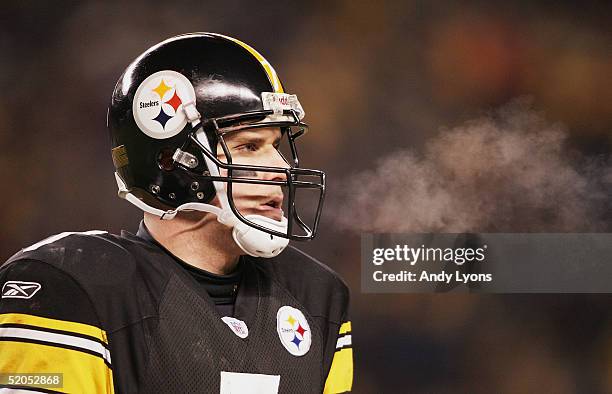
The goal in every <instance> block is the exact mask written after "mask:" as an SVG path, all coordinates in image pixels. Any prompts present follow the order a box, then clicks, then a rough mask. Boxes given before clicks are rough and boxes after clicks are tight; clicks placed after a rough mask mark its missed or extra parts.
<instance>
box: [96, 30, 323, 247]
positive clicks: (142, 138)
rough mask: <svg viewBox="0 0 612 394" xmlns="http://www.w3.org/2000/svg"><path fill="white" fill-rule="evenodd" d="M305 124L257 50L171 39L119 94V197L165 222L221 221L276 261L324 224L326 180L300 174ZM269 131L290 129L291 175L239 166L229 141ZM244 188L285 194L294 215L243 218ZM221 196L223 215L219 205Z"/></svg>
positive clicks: (115, 141)
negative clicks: (183, 217)
mask: <svg viewBox="0 0 612 394" xmlns="http://www.w3.org/2000/svg"><path fill="white" fill-rule="evenodd" d="M303 117H304V110H303V109H302V106H301V105H300V103H299V101H298V99H297V97H296V96H295V95H290V94H287V93H286V92H285V90H284V87H283V84H282V83H281V81H280V79H279V77H278V75H277V74H276V71H275V70H274V68H273V67H272V66H271V65H270V64H269V63H268V62H267V61H266V59H265V58H264V57H263V56H261V55H260V54H259V53H258V52H257V51H255V50H254V49H253V48H251V47H250V46H249V45H247V44H245V43H243V42H241V41H239V40H237V39H234V38H231V37H227V36H223V35H219V34H213V33H191V34H184V35H180V36H176V37H173V38H170V39H167V40H165V41H163V42H161V43H159V44H157V45H155V46H153V47H151V48H149V49H148V50H146V51H145V52H144V53H143V54H141V55H140V56H139V57H138V58H136V60H134V61H133V62H132V63H131V64H130V65H129V66H128V68H127V69H126V70H125V72H124V73H123V75H122V76H121V77H120V78H119V81H118V82H117V85H116V86H115V90H114V92H113V96H112V100H111V104H110V108H109V111H108V120H107V124H108V128H109V130H110V135H111V142H112V157H113V163H114V165H115V169H116V173H115V176H116V180H117V183H118V186H119V195H120V197H122V198H125V199H127V200H128V201H130V202H131V203H133V204H134V205H136V206H138V207H139V208H140V209H142V210H144V211H146V212H149V213H152V214H155V215H157V216H159V217H160V218H161V219H172V218H173V217H174V216H175V215H176V214H177V213H178V212H179V211H182V210H198V211H205V212H212V213H214V214H216V215H217V218H218V220H219V221H220V222H221V223H224V224H226V225H228V226H231V227H234V232H233V234H234V239H235V240H236V242H237V243H238V245H240V246H241V247H242V248H243V249H244V250H245V251H246V252H247V253H249V254H252V255H256V256H263V257H271V256H274V255H276V254H278V253H280V251H281V250H282V249H283V248H284V246H286V244H287V242H288V240H289V239H294V240H309V239H312V238H313V237H314V236H315V234H316V231H317V227H318V223H319V218H320V215H321V209H322V203H323V199H324V195H325V174H324V173H323V172H322V171H319V170H312V169H304V168H300V167H299V166H298V156H297V150H296V144H295V141H296V139H297V138H298V137H300V136H302V135H303V134H304V133H305V132H306V131H307V128H308V126H307V125H306V124H305V123H303V122H302V119H303ZM262 127H278V128H280V130H281V132H282V138H283V139H286V144H287V146H288V147H289V148H288V153H286V154H285V155H284V156H283V157H284V158H285V160H286V161H287V163H288V165H287V166H286V167H267V166H254V165H242V164H236V163H233V162H232V156H231V152H230V151H229V149H228V147H227V145H226V143H225V140H224V136H227V135H229V133H236V132H240V131H243V130H257V129H258V128H262ZM218 147H221V149H223V153H224V157H225V159H224V160H223V161H222V160H219V159H218V155H217V153H218V152H217V149H218ZM287 156H290V157H287ZM260 173H273V174H278V176H273V177H266V178H268V179H262V177H261V176H256V175H257V174H260ZM234 183H252V184H262V185H277V186H281V187H282V188H283V190H286V193H285V194H286V195H285V196H284V199H285V201H286V209H287V210H286V212H285V214H286V216H285V217H284V218H283V220H281V221H276V220H272V219H270V218H267V217H263V216H259V215H246V216H245V215H242V214H241V213H240V212H239V211H238V209H237V207H236V204H235V203H234V199H233V193H232V185H233V184H234ZM300 190H310V191H315V193H314V194H315V195H316V199H318V200H317V201H316V203H315V204H314V205H313V207H315V208H314V212H312V214H311V215H310V216H309V220H304V219H302V217H301V216H300V213H301V212H299V207H298V206H297V205H296V195H297V192H299V191H300ZM215 196H217V197H218V198H219V204H220V207H217V206H213V205H212V204H211V201H212V200H213V198H214V197H215ZM306 222H308V224H307V223H306ZM249 234H250V235H249Z"/></svg>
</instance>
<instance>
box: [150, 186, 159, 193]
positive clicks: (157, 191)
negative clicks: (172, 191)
mask: <svg viewBox="0 0 612 394" xmlns="http://www.w3.org/2000/svg"><path fill="white" fill-rule="evenodd" d="M159 190H160V189H159V185H151V193H153V194H157V193H159Z"/></svg>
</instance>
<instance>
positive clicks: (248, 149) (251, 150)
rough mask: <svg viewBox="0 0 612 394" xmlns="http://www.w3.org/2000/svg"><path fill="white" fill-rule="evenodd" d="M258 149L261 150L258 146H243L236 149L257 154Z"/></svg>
mask: <svg viewBox="0 0 612 394" xmlns="http://www.w3.org/2000/svg"><path fill="white" fill-rule="evenodd" d="M257 149H259V147H258V146H257V144H243V145H240V146H237V147H236V150H245V151H249V152H255V151H257Z"/></svg>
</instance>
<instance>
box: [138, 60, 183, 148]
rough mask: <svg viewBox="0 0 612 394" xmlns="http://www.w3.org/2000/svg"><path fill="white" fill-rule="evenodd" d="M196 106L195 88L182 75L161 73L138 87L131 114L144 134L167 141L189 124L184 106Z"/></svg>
mask: <svg viewBox="0 0 612 394" xmlns="http://www.w3.org/2000/svg"><path fill="white" fill-rule="evenodd" d="M194 102H195V91H194V90H193V85H192V84H191V82H189V80H188V79H187V78H186V77H185V76H184V75H183V74H180V73H178V72H176V71H171V70H164V71H158V72H156V73H154V74H151V75H149V77H147V79H145V80H144V81H142V83H141V84H140V86H138V89H137V90H136V95H135V97H134V104H133V107H132V113H133V114H134V120H135V121H136V124H137V125H138V128H140V130H142V132H143V133H145V134H146V135H148V136H149V137H152V138H155V139H165V138H170V137H173V136H175V135H177V134H178V133H180V132H181V130H183V128H184V127H185V125H186V124H187V120H188V119H187V114H186V113H185V111H184V110H183V106H184V105H186V104H187V103H194Z"/></svg>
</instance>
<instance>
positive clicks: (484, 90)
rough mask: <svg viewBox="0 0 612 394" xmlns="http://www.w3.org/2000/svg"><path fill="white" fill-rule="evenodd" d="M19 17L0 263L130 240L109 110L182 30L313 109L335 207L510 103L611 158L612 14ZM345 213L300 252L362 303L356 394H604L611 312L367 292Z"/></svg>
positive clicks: (572, 299)
mask: <svg viewBox="0 0 612 394" xmlns="http://www.w3.org/2000/svg"><path fill="white" fill-rule="evenodd" d="M21 3H22V4H18V2H5V3H4V4H3V5H2V7H1V10H0V21H1V23H0V53H1V55H0V87H1V89H2V91H1V94H0V152H1V156H0V176H1V177H2V180H3V182H2V193H1V196H2V197H1V198H2V210H0V223H1V224H0V259H1V260H4V259H6V258H8V257H9V256H10V255H11V254H13V253H14V252H16V251H17V250H19V249H20V248H21V247H24V246H26V245H29V244H31V243H34V242H35V241H38V240H40V239H42V238H44V237H46V236H48V235H51V234H55V233H58V232H62V231H82V230H91V229H103V230H109V231H111V232H119V231H120V230H121V229H127V230H131V231H135V230H136V228H137V224H138V221H139V218H140V217H141V213H140V211H138V210H137V209H136V208H135V207H133V206H131V205H130V204H128V203H127V202H125V201H121V200H118V199H117V197H116V185H115V181H114V178H113V167H112V162H111V158H110V151H109V150H110V149H109V146H110V145H109V139H108V135H107V131H106V127H105V117H106V108H107V105H108V102H109V99H110V94H111V92H112V90H113V87H114V84H115V82H116V80H117V79H118V77H119V76H120V74H121V73H122V71H123V69H124V68H125V67H126V66H127V65H128V64H129V62H131V61H132V60H133V59H134V58H135V57H136V56H137V55H138V54H139V53H141V52H142V51H143V50H144V49H146V48H147V47H149V46H151V45H153V44H154V43H156V42H158V41H160V40H162V39H164V38H167V37H169V36H173V35H176V34H179V33H183V32H190V31H211V32H218V33H223V34H227V35H231V36H234V37H237V38H240V39H241V40H243V41H246V42H247V43H249V44H251V45H253V46H254V47H255V48H257V49H258V50H259V51H260V52H261V53H262V54H263V55H264V56H266V58H267V59H268V60H269V61H270V62H271V63H272V64H273V65H274V66H275V68H276V70H277V72H278V74H279V75H280V77H281V79H282V80H283V82H284V84H285V85H286V87H288V89H287V90H289V91H290V92H292V93H296V94H298V96H299V97H300V101H301V103H302V105H303V107H304V108H305V110H306V113H307V121H308V122H309V123H310V125H311V132H310V133H309V134H308V135H307V137H305V138H304V139H303V140H302V146H301V152H300V153H301V157H302V163H303V165H304V166H305V167H312V168H321V169H324V170H325V171H326V172H327V174H328V182H329V185H330V186H329V198H328V200H329V203H330V204H329V205H328V209H330V210H331V209H333V210H336V211H337V210H338V206H341V204H338V201H337V199H338V196H339V190H338V189H339V186H338V185H341V184H342V181H343V180H345V179H346V178H347V177H350V176H352V175H354V174H358V173H360V172H361V171H364V170H368V169H370V168H371V167H372V166H373V165H374V163H376V162H377V160H378V159H379V158H381V157H385V156H386V155H389V154H392V153H393V152H395V151H397V150H398V149H405V148H410V149H412V150H413V151H415V152H419V151H420V150H422V149H423V147H424V146H425V145H426V142H427V141H428V140H430V139H431V138H434V137H435V136H436V135H438V133H439V132H440V130H442V129H446V128H452V127H456V126H458V125H461V124H463V122H466V121H468V120H470V119H473V118H475V117H478V116H481V115H482V114H483V113H488V112H489V111H494V110H496V109H497V108H499V107H500V106H503V105H505V104H506V103H508V102H510V101H512V100H514V99H516V98H517V97H529V98H530V99H529V100H531V106H532V108H533V109H534V110H536V111H539V112H540V113H542V114H544V115H543V116H545V117H546V118H547V119H549V120H550V121H551V122H554V123H559V124H562V125H563V128H564V129H565V130H566V132H567V133H568V136H569V137H568V140H567V144H568V145H569V146H571V148H572V149H575V150H577V151H579V152H581V153H582V154H584V155H586V156H587V157H592V158H599V159H602V158H603V159H604V160H605V158H607V157H609V154H610V151H612V133H611V130H610V124H611V122H610V121H611V120H612V110H611V108H612V86H611V85H612V84H611V77H610V75H611V73H610V71H611V69H612V67H611V66H612V55H611V53H612V52H611V50H610V49H611V44H612V38H611V35H610V15H611V11H612V6H611V4H610V3H608V2H591V3H584V2H566V1H541V2H533V1H515V2H511V3H509V2H502V1H487V2H484V1H483V2H477V1H467V2H450V1H435V2H399V1H397V2H395V1H386V2H385V1H382V2H361V1H332V2H317V1H314V2H280V1H257V2H246V1H237V0H226V1H223V2H205V1H174V2H154V1H143V2H113V1H104V2H95V1H89V2H74V1H54V2H43V1H31V2H21ZM346 214H347V215H350V212H347V213H346ZM338 215H339V213H338V212H329V211H327V212H324V217H323V222H322V229H321V231H320V233H319V236H318V237H317V239H316V240H314V241H313V242H311V243H309V244H307V245H303V246H304V247H303V248H304V249H305V250H307V251H308V252H310V253H311V254H313V255H314V256H315V257H318V258H319V259H321V260H323V261H325V262H326V263H327V264H328V265H330V266H331V267H332V268H333V269H335V270H336V271H338V272H340V273H341V274H342V276H343V277H344V278H345V279H346V280H347V282H348V284H349V286H350V287H351V289H352V315H353V327H354V334H353V341H354V344H355V348H356V350H355V363H356V374H355V378H356V380H355V392H359V393H398V392H402V393H403V392H406V393H407V392H411V393H464V392H465V393H468V392H469V393H490V392H503V393H533V392H550V393H606V392H607V393H612V318H611V315H610V312H609V311H610V308H611V307H612V298H611V297H610V296H608V295H571V294H564V295H498V296H494V295H478V296H477V295H458V294H437V295H384V296H383V295H364V294H361V293H360V288H359V269H360V268H359V232H358V231H356V230H355V229H351V228H346V227H343V228H339V227H338V226H337V225H336V220H335V219H334V218H335V217H337V216H338ZM510 229H511V230H513V231H522V230H524V229H522V228H521V227H520V225H517V226H510ZM599 229H601V227H600V228H599ZM547 230H548V231H553V232H554V231H555V228H554V226H551V228H548V229H547ZM608 230H609V227H608ZM606 231H607V230H606Z"/></svg>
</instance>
